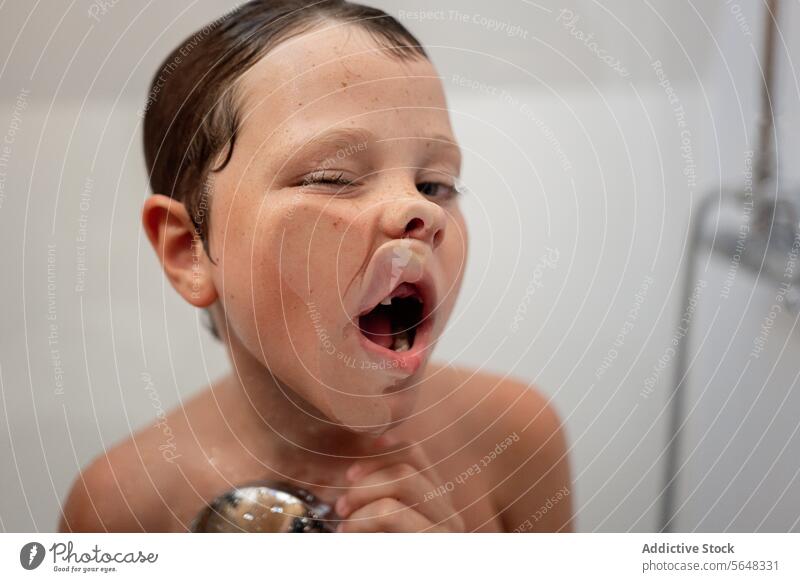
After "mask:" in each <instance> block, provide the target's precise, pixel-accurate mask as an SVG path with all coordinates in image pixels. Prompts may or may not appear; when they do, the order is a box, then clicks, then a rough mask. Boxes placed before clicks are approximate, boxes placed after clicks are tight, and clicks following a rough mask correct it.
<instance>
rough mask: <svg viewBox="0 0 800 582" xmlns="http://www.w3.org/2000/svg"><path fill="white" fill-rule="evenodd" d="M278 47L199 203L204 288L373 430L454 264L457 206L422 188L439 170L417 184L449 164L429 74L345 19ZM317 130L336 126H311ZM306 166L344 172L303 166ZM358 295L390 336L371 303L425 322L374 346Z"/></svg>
mask: <svg viewBox="0 0 800 582" xmlns="http://www.w3.org/2000/svg"><path fill="white" fill-rule="evenodd" d="M278 48H279V49H282V50H277V49H276V51H275V54H274V55H268V56H267V57H266V58H265V59H263V60H262V61H261V62H259V63H258V64H257V65H256V66H255V67H253V69H252V70H251V71H250V72H248V73H247V74H246V75H245V78H244V79H243V80H242V94H243V95H244V96H245V98H244V105H243V110H244V111H245V112H246V114H245V115H243V127H242V131H241V134H240V136H239V137H238V139H237V143H236V148H235V150H234V154H233V157H232V158H231V162H230V164H229V165H228V166H227V167H226V168H225V170H223V172H221V173H220V176H219V180H218V181H217V187H216V189H215V196H217V192H219V196H218V198H215V201H214V205H212V215H213V217H212V225H211V228H212V240H216V241H220V242H219V243H218V244H217V247H218V248H221V249H222V252H221V255H220V262H219V267H218V271H217V277H218V289H222V291H223V292H222V296H223V297H224V302H225V304H224V309H225V314H226V317H227V319H228V322H229V326H230V328H231V329H232V330H233V332H234V333H235V334H236V335H237V338H238V339H239V343H240V344H241V345H242V346H244V348H245V349H247V350H248V351H249V352H250V353H251V354H252V355H253V356H255V357H256V358H257V359H258V360H259V361H260V362H261V363H262V364H263V365H264V366H265V367H268V368H269V369H270V371H271V372H273V373H274V374H275V375H276V376H277V377H278V378H279V379H280V380H281V381H283V382H284V383H285V384H287V385H288V386H289V387H290V388H292V389H293V390H294V391H295V392H297V394H298V395H300V396H301V397H303V398H304V399H306V400H307V401H308V402H310V403H311V404H312V405H314V406H316V407H317V408H318V409H319V410H320V411H321V412H322V413H323V414H324V415H325V416H327V417H328V418H330V419H332V420H333V421H335V422H340V423H342V424H345V425H347V426H348V427H351V428H353V429H355V430H379V429H380V427H383V428H386V426H387V425H388V424H389V423H392V422H396V421H398V420H402V418H403V417H404V415H407V414H408V413H409V412H410V410H411V408H412V407H413V403H414V399H415V390H414V385H415V382H416V379H417V378H418V372H421V367H420V366H422V365H423V364H424V361H425V360H426V359H427V357H428V355H429V352H430V349H431V348H432V346H433V344H434V343H435V339H436V337H438V334H439V333H440V332H441V330H442V328H443V326H444V323H445V321H446V320H447V318H448V316H449V314H450V311H451V310H452V307H453V303H454V301H455V296H456V293H457V291H458V287H459V285H460V279H461V273H462V272H463V263H464V258H465V257H464V252H465V249H466V240H465V233H464V225H463V220H462V219H461V215H460V213H459V211H458V206H457V204H456V203H455V202H454V201H453V202H441V201H440V200H437V199H436V198H434V197H433V196H432V195H431V193H438V192H439V191H440V190H441V191H443V192H447V191H448V190H447V188H446V187H445V186H447V184H442V187H441V188H438V187H437V186H434V187H433V188H432V189H431V187H430V186H426V188H425V189H423V190H418V185H419V184H421V183H424V184H428V185H430V184H438V183H439V182H447V180H448V179H449V180H452V179H453V176H454V175H457V173H458V171H459V169H460V168H459V166H460V158H459V159H458V160H456V157H455V156H456V152H457V148H454V146H453V142H454V141H455V140H454V139H453V138H452V130H451V128H450V123H449V116H448V113H447V109H446V104H445V101H444V95H443V92H442V88H441V83H440V82H439V80H438V78H437V77H436V72H435V70H434V69H433V67H432V65H431V64H430V63H429V62H428V61H425V60H418V61H413V62H399V61H397V60H396V59H393V58H391V57H388V56H387V55H386V54H385V53H384V52H382V51H381V50H379V49H378V48H377V47H376V45H375V44H374V43H373V41H372V40H371V39H370V37H369V35H367V34H366V33H364V32H363V31H360V29H358V28H357V27H349V28H341V27H340V28H339V29H336V30H331V31H326V32H323V33H321V34H318V35H316V36H313V37H312V36H311V35H310V33H309V34H308V35H304V37H303V38H301V41H300V42H296V43H293V44H291V45H290V44H289V43H286V44H284V45H281V46H280V47H278ZM364 51H368V52H367V54H363V53H364ZM276 88H277V89H276ZM331 130H346V132H349V133H346V136H344V137H343V135H344V134H336V137H335V138H330V139H327V138H326V139H322V138H321V137H320V136H321V135H323V134H324V135H326V136H327V135H330V133H331ZM348 136H349V137H348ZM360 136H366V137H364V138H363V139H362V138H361V137H360ZM431 136H436V137H431ZM320 167H322V169H323V170H324V172H323V174H324V176H323V178H324V179H325V180H328V181H330V180H332V179H334V178H335V179H341V180H345V181H348V182H349V183H350V184H353V185H352V186H348V187H344V186H341V185H338V186H337V185H330V184H327V185H325V184H318V183H316V182H314V181H313V180H309V176H311V175H316V172H317V171H318V170H319V169H320ZM337 177H338V178H337ZM315 179H316V178H315ZM343 190H345V191H346V194H345V195H341V194H340V191H343ZM375 277H384V278H385V279H386V280H385V281H384V280H380V281H378V283H376V282H375ZM382 286H383V287H385V293H383V292H381V291H375V289H381V288H382ZM382 293H383V294H382ZM391 293H393V294H394V295H395V296H396V297H389V296H388V295H390V294H391ZM383 295H387V297H385V298H383ZM365 301H367V302H368V303H369V307H375V309H376V310H377V311H379V312H380V313H378V315H376V316H374V317H371V319H370V321H377V320H380V319H381V317H382V318H383V321H385V322H386V323H385V324H384V326H385V327H387V329H388V328H391V329H392V333H393V334H394V333H395V331H394V329H395V327H396V321H395V320H392V321H395V323H391V322H390V319H391V318H392V317H396V316H395V315H392V316H391V317H390V315H387V314H384V313H383V312H381V309H383V308H381V307H380V306H378V305H377V304H378V302H379V301H380V302H383V304H385V305H387V306H389V307H386V309H385V311H386V312H387V313H388V312H389V311H390V310H392V309H395V306H396V305H399V304H400V303H401V302H403V303H404V305H405V303H409V304H410V303H413V302H414V301H416V302H417V303H419V304H420V305H422V304H424V308H423V307H419V308H418V313H417V315H416V317H417V318H418V319H421V320H423V321H427V322H429V324H427V323H426V324H423V323H414V324H413V325H414V326H417V325H418V326H419V327H418V328H417V327H415V329H417V333H416V334H415V333H412V332H408V333H410V334H411V335H410V336H409V337H405V336H404V337H405V339H404V340H403V342H405V343H402V342H399V340H396V339H395V340H389V339H386V340H382V339H380V338H379V339H377V340H376V341H377V342H378V344H380V345H376V344H375V342H370V341H367V340H365V335H364V333H363V330H362V329H361V328H360V327H359V322H360V321H361V320H360V316H361V315H362V313H361V311H360V310H361V309H362V308H363V307H364V305H363V304H364V302H365ZM399 309H400V307H398V308H397V309H396V310H399ZM396 310H395V311H396ZM405 317H406V320H407V319H408V317H410V316H408V315H406V316H405ZM404 321H405V320H404ZM390 323H391V325H390ZM404 325H405V324H404ZM408 325H412V324H408ZM378 328H380V325H378ZM400 333H406V332H404V331H403V330H400ZM408 333H406V335H408ZM378 335H380V334H378ZM370 337H372V338H373V339H375V337H377V336H376V335H375V334H373V335H372V336H370ZM415 337H416V339H415ZM414 341H416V344H417V346H416V349H417V352H418V353H416V352H414V349H415V348H414V347H413V346H409V342H414ZM426 342H427V343H426ZM428 344H429V345H428ZM403 345H405V346H406V349H408V348H409V347H411V349H410V350H409V351H408V352H407V353H399V352H398V353H397V354H393V353H392V352H391V351H389V350H388V349H387V346H392V349H402V346H403ZM398 346H400V347H398ZM412 352H414V353H412ZM409 362H411V364H409ZM404 366H405V368H404ZM412 368H413V369H412ZM376 427H377V428H376Z"/></svg>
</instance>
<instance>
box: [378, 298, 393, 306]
mask: <svg viewBox="0 0 800 582" xmlns="http://www.w3.org/2000/svg"><path fill="white" fill-rule="evenodd" d="M391 304H392V298H391V297H387V298H386V299H384V300H383V301H381V305H391Z"/></svg>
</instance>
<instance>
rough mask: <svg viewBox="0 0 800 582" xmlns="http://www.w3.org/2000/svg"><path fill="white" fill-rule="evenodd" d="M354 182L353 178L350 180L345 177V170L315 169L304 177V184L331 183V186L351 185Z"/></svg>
mask: <svg viewBox="0 0 800 582" xmlns="http://www.w3.org/2000/svg"><path fill="white" fill-rule="evenodd" d="M353 183H354V181H353V180H348V179H346V178H345V177H344V172H341V171H338V170H334V171H327V170H315V171H313V172H311V173H310V174H308V175H307V176H305V177H304V178H303V182H302V185H303V186H308V185H309V184H329V185H331V186H350V185H352V184H353Z"/></svg>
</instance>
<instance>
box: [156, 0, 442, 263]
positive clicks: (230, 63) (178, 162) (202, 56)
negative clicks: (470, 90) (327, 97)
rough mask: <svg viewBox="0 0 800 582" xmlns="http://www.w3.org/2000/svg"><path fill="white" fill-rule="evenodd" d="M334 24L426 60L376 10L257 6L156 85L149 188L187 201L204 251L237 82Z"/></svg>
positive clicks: (280, 3) (203, 33) (201, 38)
mask: <svg viewBox="0 0 800 582" xmlns="http://www.w3.org/2000/svg"><path fill="white" fill-rule="evenodd" d="M329 21H334V22H335V21H338V22H348V23H353V24H356V25H358V26H360V27H361V28H362V29H364V30H366V31H367V32H369V33H370V35H371V36H372V37H373V38H374V39H375V41H376V42H377V43H378V44H379V45H381V46H382V47H384V48H385V49H386V50H387V52H388V53H389V54H391V55H393V56H395V57H397V58H399V59H401V60H404V59H405V60H409V59H415V58H428V57H427V54H426V53H425V50H424V49H423V48H422V46H421V45H420V43H419V41H418V40H417V39H416V38H415V37H414V36H413V35H412V34H411V33H410V32H409V31H408V30H407V29H406V28H405V27H404V26H403V25H402V24H400V23H399V22H398V21H397V20H396V19H395V18H393V17H392V16H389V15H388V14H386V13H385V12H383V11H382V10H379V9H377V8H371V7H368V6H363V5H361V4H355V3H351V2H346V1H344V0H323V1H318V2H313V1H312V0H305V1H301V0H252V1H251V2H247V3H245V4H242V5H241V6H239V7H238V8H236V9H234V10H232V11H231V12H228V13H227V14H225V15H224V16H222V17H220V18H219V19H217V20H215V21H214V22H212V23H210V24H208V25H206V26H205V27H203V28H202V29H200V30H198V31H197V32H195V33H194V34H192V35H191V36H189V37H188V38H187V39H186V40H185V41H184V42H182V43H181V44H180V45H179V46H178V47H177V48H176V49H175V50H173V51H172V53H171V54H170V55H169V56H168V57H167V58H166V60H165V61H164V62H163V63H162V65H161V67H159V70H158V73H156V75H155V77H154V78H153V81H152V83H151V85H150V93H149V95H148V99H147V104H146V106H145V110H144V154H145V161H146V163H147V168H148V171H149V173H150V187H151V188H152V190H153V192H157V193H159V194H165V195H168V196H171V197H172V198H174V199H175V200H178V201H180V202H183V204H184V205H185V206H186V209H187V211H188V212H189V215H190V216H191V217H192V220H193V221H194V224H195V228H196V230H197V234H198V235H199V236H200V237H201V239H202V241H203V245H204V247H205V249H206V251H208V246H207V243H208V205H209V203H210V200H209V199H208V194H209V192H208V190H210V188H209V187H208V184H207V180H208V177H209V175H210V174H211V173H213V172H218V171H220V170H222V169H223V168H224V167H225V166H226V165H227V163H228V161H230V159H231V156H232V155H233V148H234V146H235V143H236V134H237V132H238V130H239V123H240V116H239V111H238V109H237V95H236V81H237V80H238V79H239V78H240V77H241V76H242V75H243V74H244V73H245V72H246V71H247V70H248V69H250V67H252V66H253V65H254V64H255V63H256V62H257V61H258V60H259V59H261V58H262V57H263V56H265V55H266V54H267V53H268V52H269V51H270V50H272V49H274V48H275V47H276V46H277V45H278V44H280V43H281V42H283V41H286V40H287V39H289V38H291V37H293V36H296V35H298V34H301V33H302V32H304V31H306V30H308V29H310V28H312V27H313V26H315V25H319V24H322V23H325V22H329ZM220 154H224V157H223V159H222V161H221V163H219V164H218V165H217V166H216V167H213V168H212V167H211V166H212V163H213V162H214V160H216V159H218V157H222V156H220Z"/></svg>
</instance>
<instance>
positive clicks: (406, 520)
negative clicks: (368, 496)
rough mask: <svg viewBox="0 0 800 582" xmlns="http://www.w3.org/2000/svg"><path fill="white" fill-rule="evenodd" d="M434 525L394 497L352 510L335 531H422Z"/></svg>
mask: <svg viewBox="0 0 800 582" xmlns="http://www.w3.org/2000/svg"><path fill="white" fill-rule="evenodd" d="M433 528H434V525H433V524H432V523H431V522H430V521H428V520H427V519H425V518H424V517H423V516H422V515H420V514H419V513H417V512H416V511H414V510H413V509H410V508H409V507H406V506H405V505H403V504H402V503H400V502H399V501H397V500H396V499H387V498H383V499H379V500H377V501H373V502H372V503H370V504H369V505H365V506H364V507H362V508H361V509H359V510H358V511H355V512H353V514H352V515H351V516H350V517H349V519H347V520H345V521H342V522H341V523H340V524H339V527H338V529H337V530H336V531H338V532H342V533H375V532H392V533H403V532H423V531H430V530H432V529H433Z"/></svg>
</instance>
